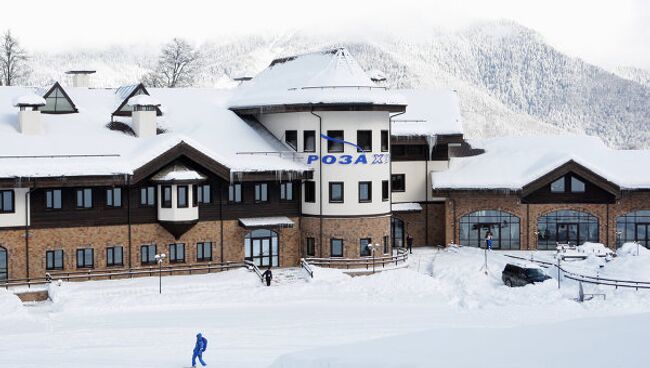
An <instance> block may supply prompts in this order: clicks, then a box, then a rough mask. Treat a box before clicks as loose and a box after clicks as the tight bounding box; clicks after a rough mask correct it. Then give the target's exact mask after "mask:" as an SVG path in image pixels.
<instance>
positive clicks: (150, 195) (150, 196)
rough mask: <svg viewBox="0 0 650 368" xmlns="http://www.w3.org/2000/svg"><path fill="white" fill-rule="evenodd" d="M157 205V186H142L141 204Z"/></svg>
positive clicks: (147, 205)
mask: <svg viewBox="0 0 650 368" xmlns="http://www.w3.org/2000/svg"><path fill="white" fill-rule="evenodd" d="M155 205H156V187H153V186H152V187H143V188H140V206H146V207H150V206H155Z"/></svg>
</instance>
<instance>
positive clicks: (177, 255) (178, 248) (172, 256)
mask: <svg viewBox="0 0 650 368" xmlns="http://www.w3.org/2000/svg"><path fill="white" fill-rule="evenodd" d="M169 262H170V263H183V262H185V244H183V243H176V244H169Z"/></svg>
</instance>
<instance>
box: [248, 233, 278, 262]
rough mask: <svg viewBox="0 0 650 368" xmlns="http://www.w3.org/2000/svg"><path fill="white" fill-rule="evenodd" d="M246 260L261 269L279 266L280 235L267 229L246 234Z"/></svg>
mask: <svg viewBox="0 0 650 368" xmlns="http://www.w3.org/2000/svg"><path fill="white" fill-rule="evenodd" d="M244 249H245V254H246V259H247V260H250V261H253V262H254V263H255V265H257V266H261V267H267V266H273V267H277V266H278V265H279V260H280V258H279V252H278V250H279V246H278V233H276V232H275V231H271V230H266V229H257V230H253V231H251V232H249V233H248V234H246V237H245V238H244Z"/></svg>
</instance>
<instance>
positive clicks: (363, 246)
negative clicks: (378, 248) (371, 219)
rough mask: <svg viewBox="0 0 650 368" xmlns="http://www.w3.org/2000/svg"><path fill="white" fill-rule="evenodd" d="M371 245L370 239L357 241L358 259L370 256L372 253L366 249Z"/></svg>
mask: <svg viewBox="0 0 650 368" xmlns="http://www.w3.org/2000/svg"><path fill="white" fill-rule="evenodd" d="M371 244H372V240H371V239H370V238H364V239H359V257H368V256H371V255H372V251H371V250H370V248H369V247H368V246H369V245H371Z"/></svg>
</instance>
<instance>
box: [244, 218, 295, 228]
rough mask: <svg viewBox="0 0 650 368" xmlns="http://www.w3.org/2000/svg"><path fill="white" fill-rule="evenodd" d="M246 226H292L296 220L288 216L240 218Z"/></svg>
mask: <svg viewBox="0 0 650 368" xmlns="http://www.w3.org/2000/svg"><path fill="white" fill-rule="evenodd" d="M239 222H240V223H241V224H242V225H243V226H244V227H262V226H281V227H292V226H293V225H294V222H293V221H292V220H291V219H290V218H288V217H286V216H272V217H251V218H240V219H239Z"/></svg>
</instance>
